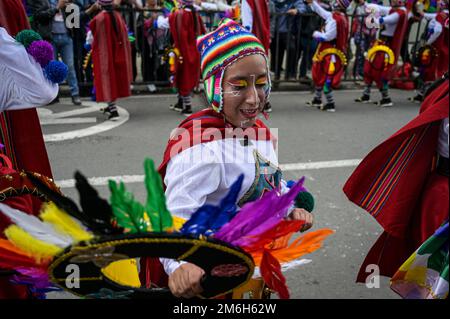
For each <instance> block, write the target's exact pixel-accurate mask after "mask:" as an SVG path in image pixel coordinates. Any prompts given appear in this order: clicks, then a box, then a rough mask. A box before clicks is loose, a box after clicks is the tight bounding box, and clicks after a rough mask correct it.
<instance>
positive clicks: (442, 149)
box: [437, 117, 449, 158]
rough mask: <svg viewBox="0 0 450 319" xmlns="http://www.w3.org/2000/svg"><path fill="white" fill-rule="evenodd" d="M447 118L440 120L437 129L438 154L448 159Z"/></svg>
mask: <svg viewBox="0 0 450 319" xmlns="http://www.w3.org/2000/svg"><path fill="white" fill-rule="evenodd" d="M448 144H449V143H448V117H447V118H445V119H443V120H442V123H441V127H440V128H439V139H438V147H437V149H438V153H439V155H441V156H443V157H446V158H448Z"/></svg>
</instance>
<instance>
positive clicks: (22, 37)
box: [16, 30, 42, 48]
mask: <svg viewBox="0 0 450 319" xmlns="http://www.w3.org/2000/svg"><path fill="white" fill-rule="evenodd" d="M39 40H42V37H41V36H40V34H39V33H37V32H36V31H33V30H22V31H20V32H19V33H17V35H16V41H17V42H20V43H22V45H23V46H24V47H25V48H28V46H29V45H30V44H31V43H33V42H34V41H39Z"/></svg>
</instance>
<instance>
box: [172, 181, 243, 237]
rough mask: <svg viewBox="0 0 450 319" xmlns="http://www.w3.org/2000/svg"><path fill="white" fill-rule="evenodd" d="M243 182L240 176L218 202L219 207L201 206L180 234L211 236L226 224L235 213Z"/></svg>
mask: <svg viewBox="0 0 450 319" xmlns="http://www.w3.org/2000/svg"><path fill="white" fill-rule="evenodd" d="M243 181H244V175H243V174H241V175H240V176H239V177H238V179H237V180H236V181H235V182H234V183H233V185H231V187H230V190H229V192H228V194H227V195H226V196H225V197H224V198H223V199H222V200H221V201H220V204H219V206H214V205H203V206H202V207H200V208H199V209H197V211H196V212H195V213H194V214H192V216H191V218H190V219H189V220H188V221H187V222H186V223H184V225H183V227H182V228H181V230H180V232H181V233H182V234H184V235H188V234H191V235H207V236H211V235H212V234H214V233H215V232H216V231H217V230H219V229H220V228H221V227H222V226H223V225H225V224H226V223H228V222H229V221H230V220H231V219H232V218H233V217H234V216H235V215H236V213H237V205H236V203H237V197H238V196H239V192H240V190H241V187H242V182H243Z"/></svg>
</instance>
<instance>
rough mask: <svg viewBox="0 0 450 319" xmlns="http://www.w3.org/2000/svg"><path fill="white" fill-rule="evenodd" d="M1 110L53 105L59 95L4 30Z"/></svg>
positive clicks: (0, 30)
mask: <svg viewBox="0 0 450 319" xmlns="http://www.w3.org/2000/svg"><path fill="white" fill-rule="evenodd" d="M0 48H1V49H0V78H1V79H2V81H1V82H0V109H1V111H4V110H17V109H26V108H33V107H36V106H41V105H46V104H48V103H50V102H51V101H52V100H53V99H54V98H55V97H56V96H57V94H58V85H56V84H53V83H51V82H50V81H49V80H47V78H46V77H45V75H44V72H43V70H42V67H41V66H40V64H39V63H37V62H36V61H35V60H34V59H33V58H32V57H31V56H30V55H28V53H27V51H26V49H25V47H24V46H23V45H22V44H20V43H18V42H16V41H15V40H14V39H13V38H12V37H11V36H10V35H9V34H8V33H7V32H6V30H5V29H4V28H0Z"/></svg>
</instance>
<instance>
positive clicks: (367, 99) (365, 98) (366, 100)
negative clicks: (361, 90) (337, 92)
mask: <svg viewBox="0 0 450 319" xmlns="http://www.w3.org/2000/svg"><path fill="white" fill-rule="evenodd" d="M355 102H359V103H370V102H372V101H371V100H370V96H369V95H366V94H363V95H362V96H361V97H359V98H357V99H355Z"/></svg>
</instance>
